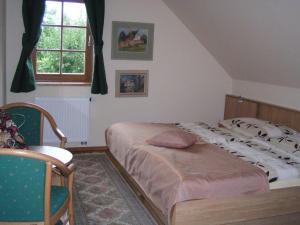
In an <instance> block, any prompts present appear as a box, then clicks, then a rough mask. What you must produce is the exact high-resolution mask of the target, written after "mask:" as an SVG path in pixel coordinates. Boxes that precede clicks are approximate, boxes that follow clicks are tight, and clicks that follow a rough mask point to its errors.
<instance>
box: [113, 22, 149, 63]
mask: <svg viewBox="0 0 300 225" xmlns="http://www.w3.org/2000/svg"><path fill="white" fill-rule="evenodd" d="M153 38H154V24H153V23H137V22H121V21H113V22H112V43H111V58H112V59H121V60H153V41H154V40H153Z"/></svg>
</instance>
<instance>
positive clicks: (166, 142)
mask: <svg viewBox="0 0 300 225" xmlns="http://www.w3.org/2000/svg"><path fill="white" fill-rule="evenodd" d="M196 141H197V136H196V135H194V134H189V133H186V132H184V131H180V130H169V131H165V132H162V133H160V134H158V135H155V136H154V137H152V138H150V139H148V140H146V142H147V143H148V144H150V145H154V146H158V147H167V148H187V147H190V146H191V145H193V144H195V143H196Z"/></svg>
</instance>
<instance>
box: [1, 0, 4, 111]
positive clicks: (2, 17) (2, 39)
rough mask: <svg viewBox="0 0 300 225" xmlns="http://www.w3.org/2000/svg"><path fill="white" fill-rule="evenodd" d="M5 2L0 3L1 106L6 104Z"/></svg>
mask: <svg viewBox="0 0 300 225" xmlns="http://www.w3.org/2000/svg"><path fill="white" fill-rule="evenodd" d="M4 6H5V5H4V1H0V105H2V104H3V103H4V95H5V93H4V91H5V90H4V87H5V84H4V82H5V81H4V57H5V56H4V25H5V24H4V19H5V7H4Z"/></svg>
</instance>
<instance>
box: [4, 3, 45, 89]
mask: <svg viewBox="0 0 300 225" xmlns="http://www.w3.org/2000/svg"><path fill="white" fill-rule="evenodd" d="M45 5H46V4H45V0H23V5H22V14H23V22H24V28H25V32H24V34H23V37H22V47H23V48H22V52H21V56H20V60H19V63H18V66H17V69H16V73H15V76H14V79H13V82H12V85H11V89H10V90H11V91H12V92H30V91H33V90H35V79H34V70H33V66H32V61H31V53H32V50H33V48H34V46H35V45H36V43H37V42H38V40H39V37H40V35H41V24H42V21H43V16H44V12H45Z"/></svg>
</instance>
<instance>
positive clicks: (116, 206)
mask: <svg viewBox="0 0 300 225" xmlns="http://www.w3.org/2000/svg"><path fill="white" fill-rule="evenodd" d="M74 163H75V166H76V172H75V178H74V214H75V216H74V217H75V222H76V225H156V223H155V220H154V219H153V218H152V216H151V215H150V214H149V212H148V211H147V209H146V208H145V207H144V206H143V205H142V203H141V202H140V201H139V199H138V198H137V197H136V196H135V194H134V192H133V191H132V190H131V189H130V187H129V185H128V184H127V183H126V182H125V180H124V179H123V178H122V176H121V175H120V174H119V172H118V171H117V169H116V168H115V167H114V165H113V164H112V163H111V161H110V160H109V158H108V157H107V156H106V155H105V154H96V153H93V154H78V155H74Z"/></svg>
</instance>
